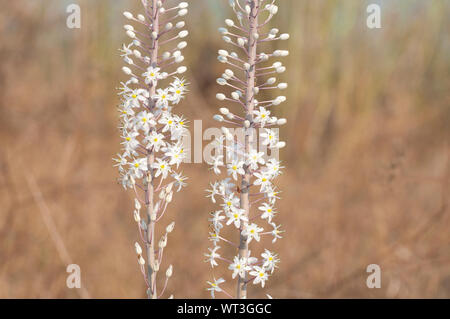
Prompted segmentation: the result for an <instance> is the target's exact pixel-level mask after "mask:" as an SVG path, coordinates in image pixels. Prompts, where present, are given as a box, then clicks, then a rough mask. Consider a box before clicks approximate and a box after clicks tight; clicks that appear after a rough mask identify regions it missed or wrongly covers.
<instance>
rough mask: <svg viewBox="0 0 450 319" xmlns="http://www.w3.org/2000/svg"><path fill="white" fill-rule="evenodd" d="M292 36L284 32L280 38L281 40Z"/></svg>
mask: <svg viewBox="0 0 450 319" xmlns="http://www.w3.org/2000/svg"><path fill="white" fill-rule="evenodd" d="M289 38H290V36H289V34H288V33H283V34H282V35H280V39H281V40H288V39H289Z"/></svg>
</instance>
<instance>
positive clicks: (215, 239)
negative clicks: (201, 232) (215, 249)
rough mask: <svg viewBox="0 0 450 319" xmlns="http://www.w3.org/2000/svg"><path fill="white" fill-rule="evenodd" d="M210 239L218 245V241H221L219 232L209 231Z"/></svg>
mask: <svg viewBox="0 0 450 319" xmlns="http://www.w3.org/2000/svg"><path fill="white" fill-rule="evenodd" d="M209 240H210V241H212V242H213V244H214V246H217V243H218V242H219V241H220V238H219V235H218V234H217V232H210V233H209Z"/></svg>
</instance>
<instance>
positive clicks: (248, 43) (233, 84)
mask: <svg viewBox="0 0 450 319" xmlns="http://www.w3.org/2000/svg"><path fill="white" fill-rule="evenodd" d="M229 3H230V5H231V7H232V9H233V11H234V12H235V14H236V18H237V20H233V19H226V20H225V24H226V27H224V28H220V29H219V33H220V34H221V35H222V36H223V40H224V41H225V42H226V43H227V44H229V45H231V46H232V47H233V49H234V50H236V52H233V51H231V52H230V51H227V50H219V52H218V53H219V58H218V59H219V61H220V62H221V63H224V64H226V65H227V67H228V69H226V70H225V72H224V74H222V76H221V77H220V78H219V79H218V80H217V83H218V84H219V85H220V86H222V88H223V89H225V88H226V87H228V88H230V89H231V92H230V93H229V94H228V95H227V94H226V92H223V91H222V92H221V93H218V94H217V96H216V97H217V99H218V100H219V101H221V102H222V101H225V102H232V103H233V104H234V105H235V106H237V108H239V109H240V110H241V113H242V114H239V113H240V112H239V109H237V108H234V109H233V108H228V107H221V108H220V109H219V110H220V114H216V115H215V116H214V119H215V120H217V121H219V122H222V123H227V124H228V125H229V126H231V127H233V129H231V128H226V127H223V128H222V136H221V137H219V138H218V139H217V140H216V142H217V144H218V145H219V147H220V150H222V148H223V147H224V148H225V150H226V156H224V155H221V154H222V152H216V154H218V155H216V156H214V157H213V158H212V161H211V163H212V166H213V167H212V170H213V171H214V172H215V173H216V174H222V170H221V168H222V167H224V168H225V169H224V170H223V171H225V172H226V173H227V175H228V176H229V177H228V178H225V179H223V180H221V181H218V182H215V183H214V184H211V186H212V189H210V190H208V192H209V193H210V194H209V195H208V197H210V198H211V200H212V202H213V203H216V202H217V201H218V202H219V203H220V206H221V207H220V209H219V210H217V211H215V212H213V213H211V218H210V219H209V220H210V221H211V224H212V226H211V227H212V229H213V231H212V232H211V233H210V241H211V242H212V243H213V248H210V249H209V253H207V254H205V255H206V257H207V259H206V261H207V262H209V263H210V264H211V266H212V267H215V266H217V265H218V261H227V262H228V264H229V265H228V266H229V267H228V269H229V270H230V271H231V278H232V279H234V280H236V281H237V283H236V284H237V292H236V297H237V298H247V285H248V283H250V282H252V283H253V284H255V285H261V287H264V286H265V284H266V281H267V280H268V278H269V276H270V275H271V274H272V273H273V272H274V270H275V268H276V267H277V264H278V262H279V259H278V257H277V255H276V254H275V253H274V252H271V251H270V250H268V249H265V248H261V247H258V246H256V243H262V241H263V238H264V237H267V236H269V237H272V238H273V239H272V242H275V241H276V240H277V239H278V238H281V236H280V234H281V232H282V231H281V230H280V226H279V225H277V224H275V222H274V219H275V216H276V210H275V207H274V206H275V203H276V200H277V199H278V198H279V192H278V191H277V190H276V188H275V186H274V184H273V182H274V179H275V178H276V177H277V176H278V175H279V174H280V173H281V168H282V166H281V165H280V162H279V161H278V160H277V159H276V158H275V155H274V154H277V151H278V149H280V148H282V147H284V146H285V143H284V142H281V141H279V136H278V132H277V130H276V129H275V127H276V126H277V125H283V124H285V123H286V120H285V119H278V118H276V117H274V116H273V115H272V109H273V107H275V106H277V105H280V104H281V103H283V102H284V101H285V100H286V98H285V97H284V96H279V97H275V98H274V99H271V100H267V101H261V100H259V99H258V95H259V94H260V93H262V91H267V90H274V89H278V90H285V89H287V87H288V85H287V84H286V83H278V84H277V81H278V80H277V78H276V77H275V76H276V75H278V74H281V73H284V72H285V71H286V68H285V67H284V66H283V65H282V63H281V62H278V61H275V62H269V61H270V59H271V58H278V57H285V56H287V55H288V54H289V52H288V51H285V50H275V51H273V52H271V53H270V52H269V53H265V52H262V51H261V50H260V47H261V45H262V44H265V42H269V41H274V40H287V39H289V35H288V34H281V35H280V36H278V33H279V31H278V29H271V30H270V31H268V32H266V33H265V32H264V30H263V29H264V27H265V26H266V25H267V24H268V23H269V21H270V20H271V19H272V18H273V16H274V15H275V14H276V13H277V12H278V7H277V6H276V5H275V0H241V1H239V0H229ZM263 18H265V19H264V20H262V19H263ZM224 91H225V90H224ZM265 95H266V94H265ZM239 130H240V131H241V132H243V134H242V135H241V138H240V139H239V137H238V136H235V135H233V132H234V133H236V132H237V131H239ZM257 130H259V134H258V135H259V140H260V144H262V146H263V147H266V148H269V149H271V150H272V151H274V152H271V157H268V156H266V154H265V153H264V152H262V151H261V150H257V148H256V141H257V140H256V134H255V133H256V131H257ZM225 142H226V145H225ZM235 183H236V184H237V185H236V184H235ZM261 222H263V223H266V225H264V224H261ZM225 225H226V226H230V227H233V228H235V229H236V231H237V232H238V233H239V236H238V238H239V241H238V242H236V240H235V241H233V240H229V239H225V238H224V237H222V235H221V234H220V233H221V229H222V228H223V227H225ZM267 228H268V229H267ZM270 229H272V230H270ZM221 241H223V242H226V243H227V244H230V245H232V246H233V247H234V248H235V249H236V255H235V256H233V257H232V258H229V259H226V258H223V257H222V256H221V254H220V252H219V249H220V246H219V244H218V243H220V242H221ZM250 244H252V245H254V247H253V249H252V251H253V252H255V253H256V254H255V255H252V254H251V251H250V246H249V245H250ZM258 254H259V255H258ZM257 256H260V257H257ZM223 282H225V280H224V279H223V278H220V279H219V280H215V279H214V280H213V281H212V282H208V284H209V285H210V287H209V288H208V290H209V291H211V295H212V296H213V297H215V295H214V293H215V292H223V293H225V294H227V295H228V296H230V294H229V293H228V292H226V291H225V290H223V289H222V288H220V287H219V284H222V283H223Z"/></svg>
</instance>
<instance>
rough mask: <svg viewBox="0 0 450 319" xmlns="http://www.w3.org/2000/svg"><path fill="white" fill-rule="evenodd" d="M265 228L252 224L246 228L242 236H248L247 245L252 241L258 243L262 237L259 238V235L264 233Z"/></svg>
mask: <svg viewBox="0 0 450 319" xmlns="http://www.w3.org/2000/svg"><path fill="white" fill-rule="evenodd" d="M263 230H264V228H261V227H258V225H256V224H255V223H252V224H251V225H248V226H247V227H245V229H244V231H243V232H242V234H243V235H244V236H247V243H250V242H251V241H252V239H255V240H256V241H260V240H261V237H260V236H259V233H260V232H262V231H263Z"/></svg>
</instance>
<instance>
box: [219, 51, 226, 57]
mask: <svg viewBox="0 0 450 319" xmlns="http://www.w3.org/2000/svg"><path fill="white" fill-rule="evenodd" d="M219 55H220V56H223V57H227V56H228V51H226V50H219Z"/></svg>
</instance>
